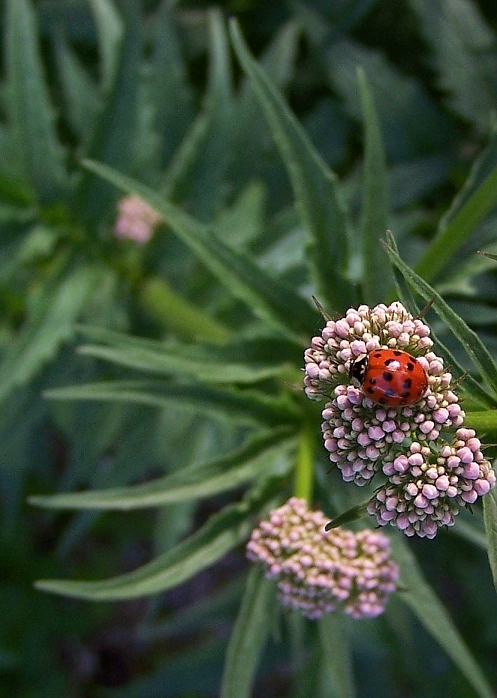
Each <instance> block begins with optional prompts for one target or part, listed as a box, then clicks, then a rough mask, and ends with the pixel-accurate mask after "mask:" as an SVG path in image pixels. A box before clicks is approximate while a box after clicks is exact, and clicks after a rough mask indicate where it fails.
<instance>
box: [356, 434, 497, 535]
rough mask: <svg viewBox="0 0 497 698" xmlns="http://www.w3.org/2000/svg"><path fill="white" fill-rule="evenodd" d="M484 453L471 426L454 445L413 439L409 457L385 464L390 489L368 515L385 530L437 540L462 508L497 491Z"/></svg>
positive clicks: (370, 506) (377, 497)
mask: <svg viewBox="0 0 497 698" xmlns="http://www.w3.org/2000/svg"><path fill="white" fill-rule="evenodd" d="M480 449H481V443H480V440H479V439H477V438H476V434H475V432H474V430H473V429H465V428H462V429H458V430H457V431H456V434H455V437H454V439H453V441H452V442H451V443H450V444H449V443H447V442H439V443H437V444H436V445H428V444H425V445H423V444H421V443H419V442H417V441H413V442H412V443H411V445H410V446H409V449H408V450H407V452H406V453H402V454H400V455H398V456H397V457H395V458H394V457H393V456H390V458H389V459H388V460H386V462H385V463H384V464H383V472H384V473H385V475H387V476H388V481H387V485H386V486H384V487H381V488H380V489H379V490H378V491H377V492H376V494H375V496H374V497H373V499H371V500H370V502H369V504H368V512H369V513H370V514H372V515H373V516H375V517H376V520H377V521H378V524H379V525H380V526H386V525H387V524H392V525H394V526H396V527H397V528H399V529H400V530H401V531H403V532H404V533H405V534H406V535H407V536H413V535H415V534H416V535H418V536H421V537H426V538H434V537H435V536H436V534H437V531H438V528H439V526H452V525H453V524H454V517H455V516H456V514H457V513H458V511H459V508H460V507H461V506H466V505H467V504H473V502H475V501H476V499H477V498H478V497H481V496H483V495H484V494H487V492H489V491H490V490H491V489H492V488H493V487H495V481H496V478H495V473H494V471H493V469H492V468H491V466H490V463H489V462H488V461H486V460H485V458H484V457H483V454H482V452H481V450H480Z"/></svg>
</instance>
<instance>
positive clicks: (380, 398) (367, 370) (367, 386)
mask: <svg viewBox="0 0 497 698" xmlns="http://www.w3.org/2000/svg"><path fill="white" fill-rule="evenodd" d="M350 377H351V378H354V379H355V380H357V381H358V382H359V384H360V386H361V388H362V390H363V392H364V394H365V395H367V397H369V398H371V400H373V402H376V403H378V404H379V405H386V406H388V407H402V406H404V405H412V404H414V403H415V402H418V400H421V398H422V397H423V395H424V393H425V392H426V389H427V387H428V376H427V375H426V371H425V370H424V368H423V366H422V365H421V364H420V363H419V361H418V360H417V359H416V358H414V356H411V355H410V354H408V353H407V352H406V351H402V350H401V349H375V350H374V351H372V352H370V353H369V354H367V356H363V357H361V358H358V359H356V360H355V361H354V362H353V363H352V365H351V367H350Z"/></svg>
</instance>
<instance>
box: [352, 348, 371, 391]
mask: <svg viewBox="0 0 497 698" xmlns="http://www.w3.org/2000/svg"><path fill="white" fill-rule="evenodd" d="M367 368H368V357H367V355H364V356H359V357H357V359H354V360H353V361H352V362H351V364H350V368H349V377H350V378H351V379H352V380H353V381H357V384H358V385H359V386H361V385H362V384H363V383H364V377H365V375H366V371H367Z"/></svg>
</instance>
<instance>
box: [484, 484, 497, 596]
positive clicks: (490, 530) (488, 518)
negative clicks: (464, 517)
mask: <svg viewBox="0 0 497 698" xmlns="http://www.w3.org/2000/svg"><path fill="white" fill-rule="evenodd" d="M483 520H484V522H485V530H486V533H487V541H488V560H489V562H490V568H491V570H492V577H493V580H494V587H495V590H496V591H497V491H496V490H495V489H493V490H492V491H491V492H489V493H488V494H487V495H485V497H483Z"/></svg>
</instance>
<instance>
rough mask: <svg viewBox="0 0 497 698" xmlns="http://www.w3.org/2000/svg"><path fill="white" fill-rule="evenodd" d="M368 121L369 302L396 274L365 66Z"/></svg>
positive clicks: (365, 230)
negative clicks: (387, 245) (387, 241)
mask: <svg viewBox="0 0 497 698" xmlns="http://www.w3.org/2000/svg"><path fill="white" fill-rule="evenodd" d="M357 79H358V83H359V92H360V95H361V103H362V112H363V121H364V141H365V153H364V194H363V200H362V224H361V228H362V240H363V249H362V253H363V289H364V294H365V300H366V301H367V302H368V303H369V305H374V304H375V303H379V302H380V301H381V300H382V299H383V298H385V296H386V295H387V293H388V291H389V290H390V289H391V288H392V285H393V277H392V275H391V274H390V273H389V270H390V267H389V265H388V263H387V258H386V255H385V251H384V249H383V247H382V246H381V245H380V239H381V238H382V237H383V236H384V235H385V230H386V229H387V228H388V174H387V169H386V162H385V150H384V147H383V138H382V135H381V126H380V122H379V120H378V114H377V112H376V108H375V104H374V100H373V95H372V94H371V90H370V87H369V85H368V81H367V78H366V73H365V72H364V71H363V70H358V71H357Z"/></svg>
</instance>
